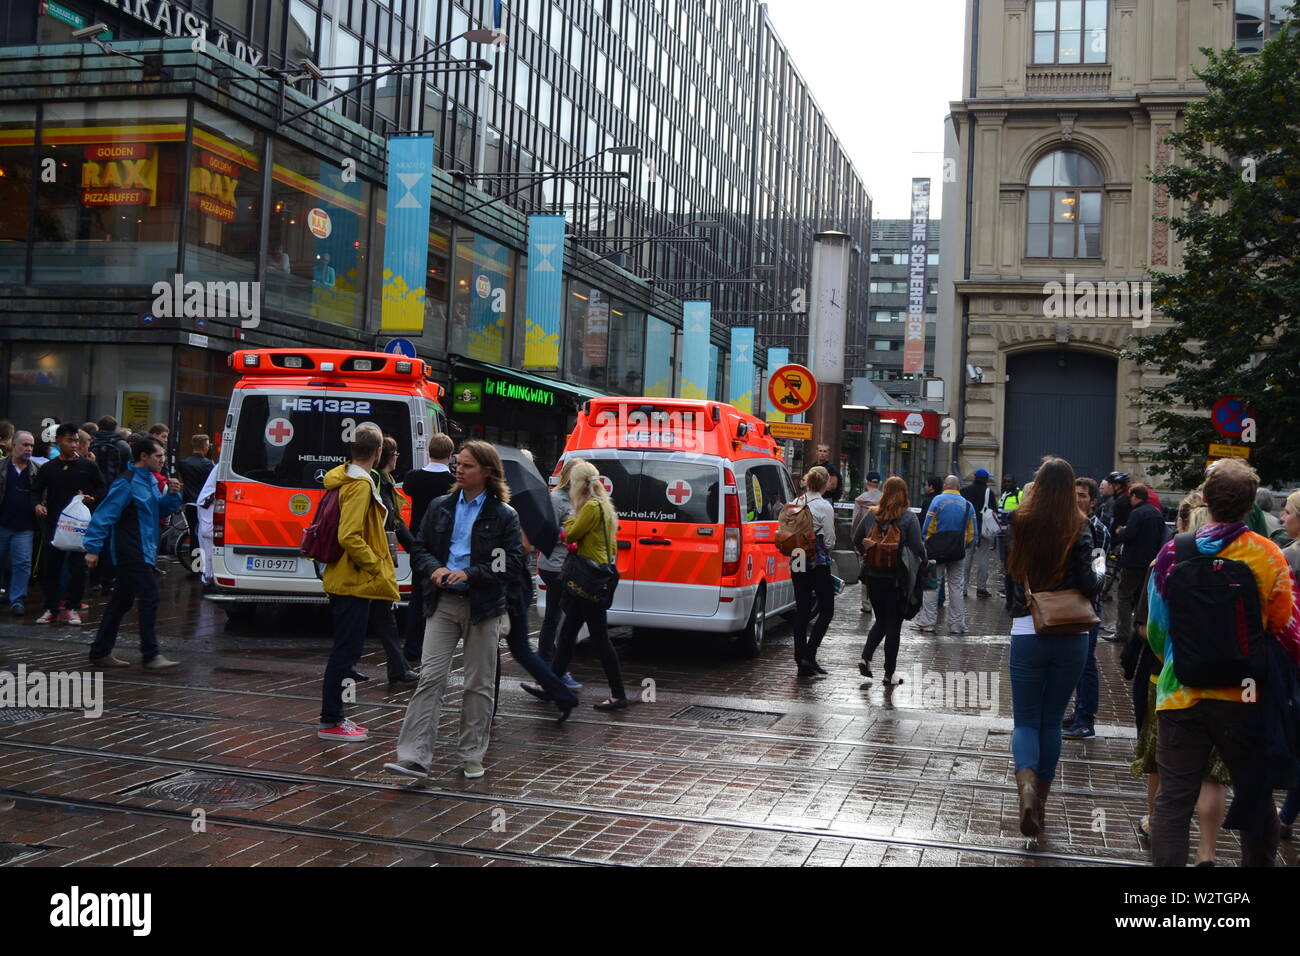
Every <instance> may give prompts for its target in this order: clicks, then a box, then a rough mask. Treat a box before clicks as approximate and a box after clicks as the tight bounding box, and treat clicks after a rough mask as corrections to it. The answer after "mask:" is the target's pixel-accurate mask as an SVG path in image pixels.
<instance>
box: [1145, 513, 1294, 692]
mask: <svg viewBox="0 0 1300 956" xmlns="http://www.w3.org/2000/svg"><path fill="white" fill-rule="evenodd" d="M1196 549H1197V550H1198V551H1199V552H1200V553H1201V554H1217V555H1219V556H1220V557H1222V558H1229V559H1231V560H1234V561H1241V562H1243V563H1244V564H1246V565H1247V566H1249V568H1250V570H1251V573H1252V574H1253V575H1254V576H1255V581H1256V583H1257V584H1258V585H1259V606H1260V610H1261V612H1262V615H1263V618H1264V621H1263V623H1264V629H1265V630H1266V631H1268V632H1269V633H1270V634H1272V635H1273V636H1274V637H1275V638H1276V639H1277V641H1278V642H1279V643H1280V644H1281V645H1282V646H1283V648H1285V649H1286V650H1287V652H1288V654H1289V655H1291V658H1292V660H1296V655H1297V651H1298V650H1300V612H1298V611H1297V605H1296V601H1295V594H1294V581H1295V578H1294V577H1293V576H1292V574H1291V568H1290V566H1289V565H1287V563H1286V558H1285V557H1283V556H1282V549H1281V548H1279V547H1278V546H1277V545H1276V544H1274V543H1273V542H1272V541H1270V540H1268V538H1265V537H1263V536H1262V535H1258V534H1255V533H1254V532H1253V531H1249V530H1247V528H1246V525H1245V524H1243V523H1242V522H1240V521H1238V522H1234V523H1232V524H1210V525H1205V526H1204V527H1202V528H1201V529H1200V530H1199V531H1197V532H1196ZM1173 566H1174V542H1173V541H1169V542H1167V543H1166V544H1165V545H1164V546H1163V547H1162V548H1161V549H1160V553H1159V554H1158V555H1156V561H1155V570H1154V571H1153V572H1152V574H1151V583H1150V585H1149V590H1148V600H1149V602H1150V608H1149V610H1148V612H1147V643H1149V644H1150V645H1151V650H1152V651H1154V652H1155V655H1156V657H1157V658H1159V659H1160V660H1163V661H1164V666H1163V667H1162V668H1161V670H1160V678H1159V680H1158V681H1157V682H1156V710H1184V709H1186V708H1188V707H1191V706H1192V705H1193V704H1195V703H1196V702H1197V701H1201V700H1233V701H1237V702H1239V703H1241V702H1243V701H1242V699H1241V693H1242V688H1241V687H1240V686H1239V685H1233V686H1228V687H1184V686H1183V685H1182V684H1181V683H1179V681H1178V678H1177V677H1176V676H1175V675H1174V648H1173V644H1172V642H1171V641H1170V640H1169V605H1168V604H1167V603H1166V601H1165V595H1166V590H1165V589H1166V586H1167V584H1168V581H1169V572H1170V571H1171V570H1172V569H1173ZM1250 702H1252V701H1246V703H1250Z"/></svg>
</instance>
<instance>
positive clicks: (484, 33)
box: [282, 30, 504, 123]
mask: <svg viewBox="0 0 1300 956" xmlns="http://www.w3.org/2000/svg"><path fill="white" fill-rule="evenodd" d="M503 37H504V34H503V33H501V32H500V31H498V30H466V31H465V32H464V33H460V34H458V35H456V36H454V37H452V38H451V39H450V40H444V41H443V42H442V43H439V44H438V45H437V46H432V47H429V49H427V50H425V51H424V52H423V53H421V54H419V55H417V56H413V57H411V59H409V60H403V61H402V62H401V63H395V64H393V65H392V66H391V67H389V68H388V69H387V70H384V71H383V72H382V73H376V74H375V75H374V76H371V77H370V78H369V79H366V80H362V81H361V82H360V83H358V84H356V85H355V86H352V87H349V88H348V89H346V90H343V91H341V92H339V93H335V94H334V95H333V96H331V97H329V99H324V100H321V101H320V102H319V103H316V104H315V105H313V106H309V107H308V108H307V109H305V110H299V111H298V112H297V113H294V114H292V115H291V116H286V117H285V118H284V120H282V122H284V123H292V122H293V121H294V120H296V119H301V118H302V117H304V116H306V115H307V114H309V113H314V112H316V111H317V110H318V109H320V108H321V107H323V106H328V105H329V104H331V103H333V102H334V101H335V100H338V99H342V98H343V97H345V96H347V95H348V94H350V93H355V92H356V91H357V90H359V89H361V88H362V87H364V86H369V85H370V84H371V83H375V82H377V81H379V80H382V79H383V78H384V77H386V76H391V75H393V74H394V73H400V72H405V71H406V70H407V69H408V68H409V67H412V66H421V67H431V66H433V67H444V66H445V67H448V69H446V70H441V69H440V70H438V71H437V72H451V73H458V72H463V71H466V70H473V71H476V72H477V71H482V70H490V69H492V64H491V63H489V62H488V61H487V60H478V59H476V60H472V61H471V60H446V61H442V62H436V63H422V62H421V61H422V60H425V59H426V58H427V57H429V56H431V55H432V54H434V53H437V52H438V51H439V50H441V49H443V48H444V47H448V46H451V45H452V44H453V43H455V42H456V41H457V40H468V41H469V42H470V43H494V44H495V43H500V42H501V40H502V38H503ZM308 62H310V61H307V60H304V61H302V63H303V64H304V65H305V64H306V63H308ZM312 66H313V67H315V64H312ZM360 68H361V66H360V65H358V66H352V67H342V69H345V70H354V69H360ZM327 69H331V70H337V69H340V68H339V67H327ZM308 72H309V73H311V70H310V69H309V70H308ZM412 72H414V73H428V72H430V71H429V70H428V69H419V70H413V71H412ZM317 74H323V71H322V70H321V69H320V67H315V72H314V73H311V75H313V76H315V75H317ZM349 75H355V76H360V75H363V74H360V73H358V74H349Z"/></svg>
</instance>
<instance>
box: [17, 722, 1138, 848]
mask: <svg viewBox="0 0 1300 956" xmlns="http://www.w3.org/2000/svg"><path fill="white" fill-rule="evenodd" d="M0 748H11V749H16V750H25V751H29V752H36V753H44V754H48V755H56V756H61V757H68V758H78V757H80V758H92V759H98V760H109V761H119V762H123V763H130V764H137V765H152V766H159V767H165V768H171V769H175V770H192V771H198V772H204V773H214V774H220V775H224V776H229V777H236V778H240V779H245V780H258V781H263V782H269V783H278V784H289V785H297V786H303V787H322V786H326V787H343V788H350V789H361V790H368V791H372V792H388V793H401V794H407V795H415V796H425V797H432V798H435V799H444V800H452V801H464V802H468V803H475V804H484V805H487V806H490V807H492V808H496V807H503V808H514V809H516V810H534V811H538V812H542V813H556V812H562V813H571V814H580V815H583V816H587V817H613V818H616V819H627V820H638V821H650V822H663V823H673V824H678V825H682V826H698V827H716V828H722V829H728V830H740V831H749V832H758V833H774V834H782V835H787V836H800V837H810V838H817V839H830V840H845V841H850V842H854V843H867V844H875V845H884V846H891V847H892V846H897V847H902V848H907V849H917V850H927V849H933V850H946V851H952V852H961V853H982V854H989V855H992V856H1001V857H1011V858H1017V859H1026V860H1041V861H1053V862H1059V863H1065V864H1081V865H1098V866H1128V867H1144V866H1146V865H1148V864H1147V861H1146V860H1145V859H1144V858H1137V857H1134V856H1126V855H1121V854H1120V853H1118V852H1117V853H1116V854H1113V855H1100V854H1090V853H1072V852H1066V851H1063V850H1056V849H1052V848H1051V847H1046V848H1042V847H1040V848H1037V849H1028V848H1026V847H1025V846H1017V845H1008V844H1007V843H1000V844H999V843H977V842H970V841H963V840H956V839H945V838H927V837H912V836H893V835H890V836H885V835H882V834H875V833H868V832H864V831H861V830H857V831H855V830H853V829H851V828H844V827H840V828H831V827H815V826H801V825H794V824H782V823H772V822H764V821H746V820H740V819H735V818H731V817H726V816H721V815H719V816H700V815H696V814H688V813H672V812H669V811H668V810H667V809H625V808H610V807H601V806H599V805H592V804H586V803H579V802H574V801H568V800H555V799H547V798H542V797H513V796H505V795H502V794H492V793H479V792H475V791H471V790H453V789H447V788H441V787H435V786H428V785H425V786H411V785H403V784H394V783H386V782H383V781H378V780H367V779H363V778H355V777H336V776H331V775H328V774H309V773H301V772H298V773H290V772H286V771H274V770H254V769H251V768H247V767H241V766H237V765H229V764H226V763H222V762H220V761H211V760H191V759H186V758H180V757H161V756H157V755H143V754H139V755H137V754H122V753H117V752H113V751H105V750H99V749H95V748H85V747H71V746H67V745H59V744H42V743H36V742H29V741H22V740H15V739H12V738H0ZM0 794H4V795H7V796H9V797H12V798H22V799H37V800H43V801H45V802H58V801H65V802H68V803H70V804H74V805H86V806H89V807H93V808H97V809H104V810H106V811H107V810H109V809H111V810H113V811H114V812H122V813H143V814H146V815H157V814H160V813H161V814H166V815H169V818H175V819H182V818H183V819H185V820H186V821H188V820H189V819H190V816H189V813H188V811H166V810H164V809H160V808H145V807H136V806H133V805H129V804H115V803H110V802H107V801H93V800H89V799H86V798H78V797H72V796H62V795H50V794H29V793H28V792H26V791H23V790H20V789H14V788H0ZM208 818H209V820H215V821H217V822H221V823H225V824H229V825H232V826H235V825H243V826H247V827H250V828H258V829H267V830H275V829H276V828H277V827H279V828H287V829H282V830H280V831H278V832H285V833H294V832H302V833H304V834H308V833H309V834H311V835H313V836H327V837H330V838H334V839H339V840H352V841H354V842H382V841H386V840H390V839H397V838H386V837H367V836H366V835H365V834H355V833H346V832H343V831H339V830H319V828H306V829H303V830H301V831H299V830H298V829H297V828H298V827H300V826H302V825H298V824H276V823H274V822H272V821H258V820H251V819H248V818H243V817H229V816H227V815H225V814H219V815H212V814H209V817H208ZM318 830H319V832H318ZM399 844H400V845H402V846H403V848H411V849H421V850H434V851H438V850H442V851H445V852H450V853H456V854H459V855H468V856H484V857H486V856H489V855H490V854H491V853H505V851H502V850H496V851H488V850H478V849H474V850H469V849H466V848H465V847H461V846H458V845H456V844H442V843H440V842H439V841H410V840H407V841H401V840H400V839H398V842H396V843H393V844H391V845H392V846H398V845H399ZM407 844H409V846H407ZM385 845H390V844H385ZM502 858H503V859H504V858H508V859H523V860H529V861H536V860H542V861H544V862H549V861H550V858H548V857H546V856H544V855H538V854H534V853H522V852H520V851H514V852H511V853H506V855H504V856H503V857H502ZM555 861H556V862H562V863H565V864H574V863H579V864H581V863H585V862H586V861H582V860H574V859H572V858H569V857H557V858H555ZM593 862H600V863H604V864H605V865H616V864H609V863H607V862H606V861H593Z"/></svg>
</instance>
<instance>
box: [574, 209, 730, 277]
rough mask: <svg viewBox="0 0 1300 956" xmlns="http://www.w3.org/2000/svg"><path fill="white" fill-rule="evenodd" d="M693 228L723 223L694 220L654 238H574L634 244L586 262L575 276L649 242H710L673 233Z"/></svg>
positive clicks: (575, 271)
mask: <svg viewBox="0 0 1300 956" xmlns="http://www.w3.org/2000/svg"><path fill="white" fill-rule="evenodd" d="M691 226H699V227H700V228H701V229H720V228H722V223H720V222H717V221H715V220H712V219H693V220H691V221H690V222H684V223H682V224H681V225H679V226H674V227H673V228H672V229H669V230H668V231H667V232H661V233H658V234H656V235H653V236H583V237H574V241H575V242H624V241H628V242H631V243H632V244H631V245H629V246H624V247H623V248H621V249H615V250H614V251H613V252H607V253H605V254H604V255H603V256H598V257H597V258H595V259H592V260H590V261H588V262H584V263H583V264H582V265H580V266H578V268H576V269H574V270H573V274H577V273H579V272H585V271H586V270H587V269H590V268H591V267H592V266H594V265H595V264H596V263H598V262H604V261H605V260H606V259H612V258H614V257H615V256H621V255H623V254H624V253H626V252H629V251H631V250H633V249H636V248H637V247H638V246H643V245H645V244H646V243H647V242H685V243H691V242H708V241H709V238H708V236H675V235H673V233H677V232H681V231H682V230H683V229H689V228H690V227H691Z"/></svg>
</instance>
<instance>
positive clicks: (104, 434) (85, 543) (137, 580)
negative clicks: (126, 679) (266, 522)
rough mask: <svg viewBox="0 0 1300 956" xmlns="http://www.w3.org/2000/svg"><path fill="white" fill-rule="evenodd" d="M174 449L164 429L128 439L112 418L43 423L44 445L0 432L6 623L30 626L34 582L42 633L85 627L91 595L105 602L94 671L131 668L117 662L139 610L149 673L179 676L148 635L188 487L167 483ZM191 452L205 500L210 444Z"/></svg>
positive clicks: (197, 443)
mask: <svg viewBox="0 0 1300 956" xmlns="http://www.w3.org/2000/svg"><path fill="white" fill-rule="evenodd" d="M169 438H170V429H169V428H168V427H167V426H166V425H164V424H155V425H153V426H152V427H150V428H149V429H148V432H147V433H142V432H132V431H130V430H129V429H125V428H122V427H120V426H119V425H118V422H117V419H115V418H114V417H113V416H111V415H105V416H103V417H102V418H100V419H98V420H97V421H93V422H85V423H83V424H81V425H77V424H76V423H74V422H62V423H55V424H49V423H48V420H47V422H46V427H45V429H44V430H43V431H42V435H41V439H40V440H39V441H38V439H37V436H36V434H35V433H34V432H33V431H29V430H24V429H18V428H15V427H14V425H13V423H12V422H9V421H0V456H2V457H3V465H2V466H0V568H5V569H6V574H5V579H4V582H3V593H4V596H5V599H6V601H7V603H8V605H9V611H10V614H11V615H12V616H13V617H16V618H23V617H25V616H26V614H27V597H28V593H29V588H30V585H31V584H32V582H33V581H36V582H38V583H39V587H40V592H41V603H42V605H43V610H42V612H41V613H40V614H39V615H38V616H37V617H36V618H35V620H34V622H33V623H35V624H42V625H50V624H54V625H65V626H72V627H80V626H82V624H83V619H82V613H83V612H84V611H86V610H87V608H88V604H87V603H86V602H85V598H86V596H87V591H88V590H93V591H94V592H95V593H98V594H100V595H102V596H104V597H107V598H109V601H108V604H107V606H106V608H105V612H104V616H103V618H102V620H101V621H100V623H99V626H98V630H97V633H96V637H95V640H94V642H93V644H92V646H91V651H90V655H91V659H92V663H93V664H95V665H96V666H109V667H112V666H121V665H123V664H125V663H126V662H125V661H122V660H121V659H120V658H118V657H116V656H114V655H113V653H112V652H113V648H114V646H115V644H116V639H117V629H118V626H119V625H120V623H121V619H122V616H123V615H124V614H125V613H126V612H127V611H128V610H129V609H130V608H131V606H132V605H133V604H136V605H138V613H139V618H140V631H141V658H142V663H143V664H144V665H145V666H146V667H147V668H149V669H151V670H158V669H166V668H168V667H171V666H174V663H173V662H171V661H169V660H168V659H167V658H166V657H164V656H163V655H162V654H161V653H160V651H159V647H158V643H157V640H156V635H155V633H154V627H153V622H154V617H155V614H156V611H157V607H158V602H159V596H158V583H157V581H156V579H155V578H156V575H158V574H159V573H161V572H160V570H159V569H158V567H157V557H158V545H159V539H160V530H161V523H162V522H163V521H164V520H165V519H167V518H168V517H169V516H170V515H171V514H173V513H175V512H176V511H177V510H178V509H179V508H180V506H181V498H180V493H181V491H182V484H181V482H180V481H179V480H177V479H175V478H169V477H167V476H166V475H164V474H163V472H164V470H165V467H166V462H167V443H168V440H169ZM193 446H194V450H195V453H196V454H195V455H193V456H191V458H189V459H186V460H185V461H183V462H180V463H179V466H180V468H181V470H182V473H183V474H185V475H186V477H187V478H191V479H192V485H191V488H192V489H198V488H199V487H200V486H201V485H202V484H203V483H204V482H203V480H204V478H206V476H207V472H208V471H210V470H211V469H212V462H211V461H210V460H209V459H208V458H207V457H206V455H207V452H208V450H209V448H210V441H209V439H208V438H207V436H205V435H196V436H194V438H193ZM38 452H39V453H38ZM185 494H186V500H187V501H193V497H192V491H191V490H186V491H185ZM193 526H194V525H193V523H192V524H191V527H193Z"/></svg>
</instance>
